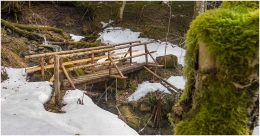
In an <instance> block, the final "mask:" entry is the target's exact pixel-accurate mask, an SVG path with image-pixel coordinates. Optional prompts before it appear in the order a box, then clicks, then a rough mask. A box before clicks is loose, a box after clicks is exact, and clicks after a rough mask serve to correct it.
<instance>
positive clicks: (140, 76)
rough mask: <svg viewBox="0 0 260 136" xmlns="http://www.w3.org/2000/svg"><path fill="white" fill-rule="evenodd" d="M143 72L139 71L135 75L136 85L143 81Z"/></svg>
mask: <svg viewBox="0 0 260 136" xmlns="http://www.w3.org/2000/svg"><path fill="white" fill-rule="evenodd" d="M145 75H146V74H145V71H144V70H141V71H139V72H138V73H137V75H136V77H137V81H138V83H142V82H143V80H144V79H145Z"/></svg>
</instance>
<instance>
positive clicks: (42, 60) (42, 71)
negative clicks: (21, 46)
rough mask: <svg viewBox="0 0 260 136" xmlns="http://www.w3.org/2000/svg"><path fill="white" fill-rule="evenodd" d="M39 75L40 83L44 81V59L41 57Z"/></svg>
mask: <svg viewBox="0 0 260 136" xmlns="http://www.w3.org/2000/svg"><path fill="white" fill-rule="evenodd" d="M41 74H42V81H44V80H45V78H44V57H41Z"/></svg>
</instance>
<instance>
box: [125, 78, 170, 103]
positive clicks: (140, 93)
mask: <svg viewBox="0 0 260 136" xmlns="http://www.w3.org/2000/svg"><path fill="white" fill-rule="evenodd" d="M155 91H161V92H165V93H168V94H171V93H170V92H169V91H168V89H167V88H165V87H164V86H163V85H161V84H160V83H149V82H148V81H144V82H143V83H141V84H139V85H138V87H137V89H136V91H135V92H134V93H133V94H132V95H130V96H129V97H128V101H137V100H139V99H141V98H143V97H144V96H145V95H146V94H147V93H149V92H155Z"/></svg>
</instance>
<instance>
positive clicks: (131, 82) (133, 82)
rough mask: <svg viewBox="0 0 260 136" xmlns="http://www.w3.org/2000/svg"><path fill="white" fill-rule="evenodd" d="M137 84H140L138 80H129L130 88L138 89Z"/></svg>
mask: <svg viewBox="0 0 260 136" xmlns="http://www.w3.org/2000/svg"><path fill="white" fill-rule="evenodd" d="M137 86H138V83H137V82H136V81H134V80H129V82H128V88H131V89H133V90H136V88H137Z"/></svg>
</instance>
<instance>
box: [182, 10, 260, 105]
mask: <svg viewBox="0 0 260 136" xmlns="http://www.w3.org/2000/svg"><path fill="white" fill-rule="evenodd" d="M241 8H244V9H245V10H246V11H247V12H244V11H245V10H241ZM258 19H259V10H258V9H257V10H254V8H245V7H244V6H238V7H233V8H219V9H215V10H208V11H206V12H205V13H203V14H200V15H199V16H198V17H197V18H196V19H195V20H194V21H192V23H191V25H190V29H189V30H188V32H187V39H186V42H185V46H186V48H187V50H186V55H185V64H186V65H185V66H184V71H183V75H184V77H185V79H186V86H185V89H184V93H183V95H182V96H181V101H184V100H185V99H187V97H188V94H189V92H190V90H191V87H192V86H193V85H192V83H194V81H195V79H194V77H195V75H196V73H195V72H196V71H195V70H194V69H196V63H197V50H198V41H204V42H205V43H206V46H207V50H208V52H209V53H210V54H211V55H212V56H214V57H215V59H216V64H217V68H218V69H224V68H226V67H223V65H229V66H230V67H229V69H230V68H232V67H234V66H235V65H237V63H239V64H243V63H247V64H248V63H249V62H251V61H252V60H253V59H254V57H255V56H256V53H257V52H256V51H258V41H259V38H258V37H259V32H258V30H259V25H258V24H259V21H258ZM200 24H203V25H200Z"/></svg>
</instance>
